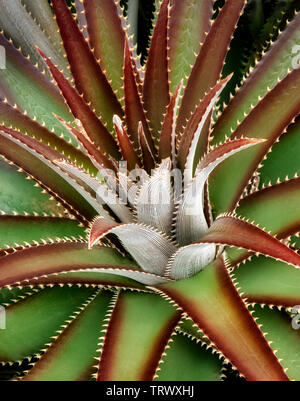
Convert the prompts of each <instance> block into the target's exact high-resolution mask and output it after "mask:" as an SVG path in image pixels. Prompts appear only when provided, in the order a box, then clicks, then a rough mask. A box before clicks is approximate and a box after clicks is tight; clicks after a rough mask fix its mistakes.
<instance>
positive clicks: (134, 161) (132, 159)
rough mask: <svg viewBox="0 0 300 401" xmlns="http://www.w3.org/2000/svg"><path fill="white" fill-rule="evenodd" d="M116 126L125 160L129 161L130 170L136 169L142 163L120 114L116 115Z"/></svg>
mask: <svg viewBox="0 0 300 401" xmlns="http://www.w3.org/2000/svg"><path fill="white" fill-rule="evenodd" d="M114 126H115V131H116V133H117V138H118V142H119V145H120V149H121V153H122V156H123V158H124V160H126V161H127V165H128V170H129V171H131V170H134V169H135V168H136V167H137V166H139V165H140V160H139V157H138V155H137V152H136V150H135V149H134V146H133V144H132V142H131V141H130V139H129V137H128V135H127V132H126V131H125V129H124V127H123V124H122V120H121V119H120V117H119V116H117V115H115V116H114Z"/></svg>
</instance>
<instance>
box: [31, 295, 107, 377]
mask: <svg viewBox="0 0 300 401" xmlns="http://www.w3.org/2000/svg"><path fill="white" fill-rule="evenodd" d="M110 299H111V294H110V293H108V292H104V291H102V290H97V291H96V292H95V293H94V294H93V295H92V296H91V297H90V298H88V299H87V300H86V301H85V302H84V304H83V305H81V307H80V308H79V310H78V312H77V313H76V312H75V313H74V315H73V319H72V318H71V322H70V323H67V327H65V326H62V327H61V328H60V330H59V333H58V335H57V336H55V337H56V338H55V339H54V341H53V342H52V344H51V345H50V347H49V348H48V349H47V350H46V352H45V354H43V355H42V356H41V357H40V359H39V360H38V362H36V363H35V364H34V366H33V368H32V369H30V371H29V373H28V374H27V375H26V376H25V377H24V378H23V381H32V380H34V381H69V380H72V381H74V380H77V381H82V380H91V378H92V374H93V373H94V371H95V367H94V365H95V356H96V355H97V349H98V342H99V337H100V336H101V331H102V330H103V329H104V327H105V321H104V318H105V314H106V311H107V307H108V305H109V301H110Z"/></svg>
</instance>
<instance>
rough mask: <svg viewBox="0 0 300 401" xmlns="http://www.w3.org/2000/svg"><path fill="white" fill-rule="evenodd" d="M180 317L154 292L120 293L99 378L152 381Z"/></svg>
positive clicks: (109, 325) (101, 360) (103, 350)
mask: <svg viewBox="0 0 300 401" xmlns="http://www.w3.org/2000/svg"><path fill="white" fill-rule="evenodd" d="M141 316H142V317H143V318H142V319H141V318H140V317H141ZM180 316H181V314H180V313H179V312H177V311H176V309H175V308H173V307H172V306H170V305H169V304H168V303H167V302H165V301H164V300H162V299H161V298H160V297H158V296H157V295H155V294H136V293H121V294H120V295H119V297H118V300H117V301H116V304H115V305H114V308H113V311H112V314H111V316H110V319H109V324H108V328H107V332H106V333H105V338H104V343H103V348H102V352H101V358H100V364H99V371H98V380H101V381H112V380H122V381H123V380H130V381H132V380H134V381H135V380H152V379H153V376H154V374H155V371H156V368H157V366H158V363H159V360H160V358H161V355H162V353H163V351H164V348H165V346H166V345H167V342H168V340H169V338H170V336H171V334H172V332H173V330H174V328H175V326H176V325H177V324H178V321H179V319H180Z"/></svg>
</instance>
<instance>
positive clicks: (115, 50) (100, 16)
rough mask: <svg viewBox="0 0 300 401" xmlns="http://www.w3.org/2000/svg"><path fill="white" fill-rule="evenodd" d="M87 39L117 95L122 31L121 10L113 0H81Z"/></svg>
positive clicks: (120, 91)
mask: <svg viewBox="0 0 300 401" xmlns="http://www.w3.org/2000/svg"><path fill="white" fill-rule="evenodd" d="M83 3H84V9H85V17H86V21H87V29H88V33H89V42H90V45H91V48H92V49H93V51H94V54H95V56H96V58H97V60H99V63H100V65H101V68H102V70H103V71H105V74H106V76H107V78H108V79H109V81H110V82H111V85H112V88H113V89H114V91H115V92H116V94H117V95H118V98H119V99H121V98H122V97H123V95H124V91H123V57H124V40H125V32H124V30H123V26H122V20H121V18H122V17H121V16H122V10H121V8H120V6H119V4H117V3H116V2H115V1H114V0H104V1H103V0H84V2H83Z"/></svg>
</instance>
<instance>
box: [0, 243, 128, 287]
mask: <svg viewBox="0 0 300 401" xmlns="http://www.w3.org/2000/svg"><path fill="white" fill-rule="evenodd" d="M0 266H1V267H0V286H5V285H9V284H14V283H16V282H19V281H24V280H30V279H32V278H35V277H40V276H43V275H49V274H53V273H61V272H65V271H68V272H69V271H77V270H85V269H97V268H99V269H101V268H107V269H113V268H119V269H122V267H123V266H124V267H126V266H127V267H131V266H133V270H134V267H135V265H134V263H133V262H132V261H130V260H128V259H126V258H124V257H123V256H122V255H121V254H120V253H118V252H117V251H116V250H115V249H113V248H109V247H106V246H102V247H100V246H99V247H95V248H94V249H93V250H88V247H87V243H84V242H82V243H81V242H66V241H60V242H56V243H48V244H45V245H38V246H31V247H28V248H25V249H23V250H19V251H18V252H15V253H12V254H8V255H6V256H5V257H3V258H0Z"/></svg>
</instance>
